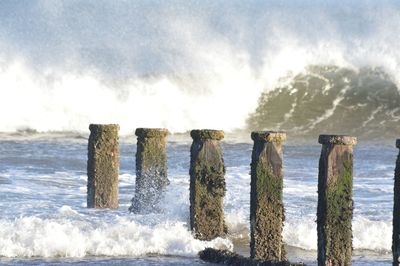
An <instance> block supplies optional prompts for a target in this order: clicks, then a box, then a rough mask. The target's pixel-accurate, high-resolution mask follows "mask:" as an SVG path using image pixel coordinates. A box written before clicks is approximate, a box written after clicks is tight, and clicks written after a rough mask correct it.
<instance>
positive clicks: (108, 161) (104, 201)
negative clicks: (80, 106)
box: [87, 124, 119, 208]
mask: <svg viewBox="0 0 400 266" xmlns="http://www.w3.org/2000/svg"><path fill="white" fill-rule="evenodd" d="M89 129H90V136H89V143H88V162H87V175H88V184H87V207H88V208H118V174H119V143H118V131H119V125H114V124H111V125H95V124H91V125H90V126H89Z"/></svg>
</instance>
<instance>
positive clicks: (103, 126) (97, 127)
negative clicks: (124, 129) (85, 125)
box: [89, 124, 119, 131]
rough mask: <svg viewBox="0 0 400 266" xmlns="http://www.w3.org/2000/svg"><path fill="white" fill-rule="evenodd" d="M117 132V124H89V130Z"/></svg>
mask: <svg viewBox="0 0 400 266" xmlns="http://www.w3.org/2000/svg"><path fill="white" fill-rule="evenodd" d="M107 129H108V130H119V125H118V124H90V125H89V130H90V131H92V130H107Z"/></svg>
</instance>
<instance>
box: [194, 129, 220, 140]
mask: <svg viewBox="0 0 400 266" xmlns="http://www.w3.org/2000/svg"><path fill="white" fill-rule="evenodd" d="M190 136H191V137H192V138H193V139H194V140H199V139H201V140H205V139H213V140H221V139H223V138H224V131H222V130H213V129H194V130H192V131H190Z"/></svg>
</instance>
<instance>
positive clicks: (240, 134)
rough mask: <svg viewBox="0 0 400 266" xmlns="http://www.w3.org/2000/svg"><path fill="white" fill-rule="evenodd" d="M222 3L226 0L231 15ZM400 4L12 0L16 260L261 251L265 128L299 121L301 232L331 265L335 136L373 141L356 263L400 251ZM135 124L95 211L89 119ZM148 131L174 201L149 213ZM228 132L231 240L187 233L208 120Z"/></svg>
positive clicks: (5, 48)
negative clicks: (141, 208) (330, 154)
mask: <svg viewBox="0 0 400 266" xmlns="http://www.w3.org/2000/svg"><path fill="white" fill-rule="evenodd" d="M222 11H223V12H222ZM399 36H400V2H399V1H398V0H383V1H372V0H371V1H370V0H365V1H362V0H355V1H344V0H342V1H340V0H339V1H333V0H326V1H325V0H324V1H322V0H316V1H315V0H293V1H280V0H265V1H261V0H249V1H241V0H232V1H211V0H204V1H195V0H190V1H175V0H170V1H161V0H149V1H136V0H133V1H105V0H96V1H95V0H88V1H80V0H76V1H61V0H54V1H48V0H21V1H8V0H4V1H0V114H1V115H0V263H3V264H32V265H34V264H41V263H43V264H45V263H52V264H57V263H59V264H88V263H89V264H90V263H92V264H110V263H114V264H121V265H124V264H129V263H131V264H143V265H147V264H170V265H182V264H187V265H192V264H198V265H201V264H205V263H204V262H201V261H199V260H198V259H197V255H196V254H197V252H198V251H200V250H202V249H203V248H205V247H217V248H219V247H223V248H228V249H232V250H236V251H238V252H240V253H241V254H244V255H247V254H248V253H249V252H248V242H249V240H248V234H249V232H248V231H249V223H248V217H249V191H250V186H249V183H250V179H249V178H250V177H249V171H250V169H249V167H250V166H249V164H250V154H251V149H252V144H251V142H250V138H249V132H251V131H253V130H263V129H267V130H284V131H286V132H287V133H288V141H287V143H286V144H285V147H284V156H285V181H284V201H285V208H286V217H287V220H286V223H285V229H284V240H285V243H286V244H287V245H288V246H287V248H288V251H289V252H288V255H289V258H290V259H292V260H294V261H304V262H307V263H310V264H311V265H313V264H315V258H316V243H317V235H316V224H315V220H316V204H317V193H316V191H317V183H316V182H317V167H318V158H319V153H320V148H321V147H320V145H319V144H317V138H318V135H319V134H321V133H328V134H350V135H354V136H357V137H359V140H360V141H359V144H358V145H357V146H356V148H355V165H354V166H355V176H354V201H355V209H354V219H353V234H354V237H353V245H354V258H353V262H354V265H387V264H390V257H391V255H390V248H391V217H392V213H391V212H392V205H393V202H392V201H393V200H392V198H393V195H392V191H393V174H394V165H395V159H396V156H397V152H398V150H397V149H396V148H395V147H394V142H395V139H397V138H399V137H400V123H399V122H400V93H399V91H400V90H399V88H400V86H399V85H400V75H399V73H400V53H399V50H400V41H399ZM90 123H118V124H119V125H120V128H121V131H120V133H121V175H120V184H119V187H120V208H119V209H118V210H93V209H87V208H86V181H87V177H86V160H87V151H86V149H87V138H88V125H89V124H90ZM138 127H163V128H167V129H168V130H169V131H170V132H171V133H172V135H171V136H170V137H169V142H168V164H169V165H168V167H169V172H168V176H169V179H170V181H171V184H170V186H169V187H168V189H167V191H166V192H165V195H164V197H165V199H164V201H163V202H162V204H161V206H160V209H161V210H162V212H161V213H157V214H149V215H132V214H129V213H128V211H127V209H128V207H129V206H130V199H131V198H132V196H133V191H134V187H135V168H134V167H135V163H134V154H135V152H136V146H135V145H136V144H135V143H136V141H135V138H134V136H133V132H134V130H135V128H138ZM198 128H212V129H221V130H224V131H225V132H227V136H226V138H225V140H224V142H223V148H224V151H225V161H226V165H227V174H226V181H227V186H228V187H227V188H228V190H227V194H226V198H225V213H226V220H227V224H228V227H229V230H230V234H229V236H228V237H227V238H226V239H216V240H214V241H211V242H202V241H198V240H195V239H193V237H192V236H191V234H190V232H189V231H188V214H189V205H188V204H189V200H188V198H189V195H188V194H189V190H188V185H189V178H188V169H189V147H190V143H191V140H190V139H189V137H188V133H187V132H189V131H190V130H192V129H198Z"/></svg>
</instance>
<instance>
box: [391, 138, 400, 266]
mask: <svg viewBox="0 0 400 266" xmlns="http://www.w3.org/2000/svg"><path fill="white" fill-rule="evenodd" d="M396 147H397V148H399V149H400V139H398V140H397V141H396ZM392 253H393V266H394V265H396V266H398V265H400V152H399V155H398V156H397V161H396V169H395V170H394V204H393V239H392Z"/></svg>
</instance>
